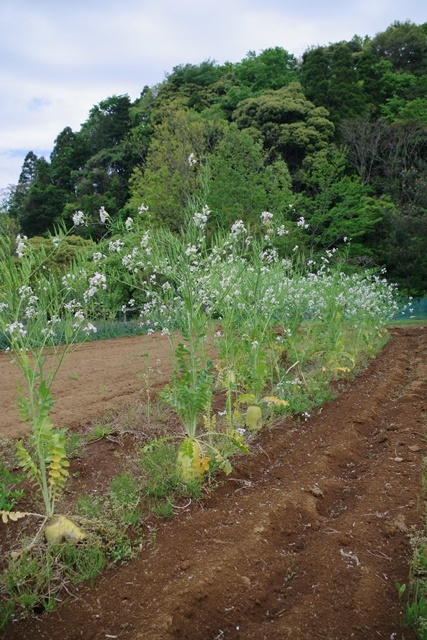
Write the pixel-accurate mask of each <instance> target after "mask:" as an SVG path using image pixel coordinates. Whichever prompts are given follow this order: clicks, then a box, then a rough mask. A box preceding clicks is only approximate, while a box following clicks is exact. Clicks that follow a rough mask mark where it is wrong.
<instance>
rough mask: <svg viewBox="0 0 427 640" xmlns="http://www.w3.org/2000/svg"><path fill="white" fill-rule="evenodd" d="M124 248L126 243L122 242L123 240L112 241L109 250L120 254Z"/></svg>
mask: <svg viewBox="0 0 427 640" xmlns="http://www.w3.org/2000/svg"><path fill="white" fill-rule="evenodd" d="M124 246H125V243H124V242H122V241H121V240H111V242H110V243H109V245H108V250H109V251H117V253H120V249H121V248H122V247H124Z"/></svg>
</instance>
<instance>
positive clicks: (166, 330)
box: [162, 327, 170, 336]
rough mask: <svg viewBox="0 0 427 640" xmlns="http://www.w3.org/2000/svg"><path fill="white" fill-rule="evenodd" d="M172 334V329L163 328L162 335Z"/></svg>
mask: <svg viewBox="0 0 427 640" xmlns="http://www.w3.org/2000/svg"><path fill="white" fill-rule="evenodd" d="M169 335H170V331H169V329H168V328H167V327H164V328H163V329H162V336H169Z"/></svg>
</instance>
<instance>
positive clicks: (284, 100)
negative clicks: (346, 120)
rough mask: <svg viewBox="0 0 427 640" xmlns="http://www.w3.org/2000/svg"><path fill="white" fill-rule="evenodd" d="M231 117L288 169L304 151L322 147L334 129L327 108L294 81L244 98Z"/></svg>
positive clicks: (298, 161) (294, 164)
mask: <svg viewBox="0 0 427 640" xmlns="http://www.w3.org/2000/svg"><path fill="white" fill-rule="evenodd" d="M233 119H234V120H235V122H236V123H237V125H238V127H239V128H240V129H248V130H249V131H251V132H253V134H254V136H255V137H258V138H260V139H261V140H262V141H263V145H264V148H265V149H266V150H267V151H268V152H269V154H270V158H271V160H274V159H278V158H280V159H282V160H284V161H285V162H286V164H287V165H288V167H289V169H290V170H291V172H292V171H295V170H296V169H298V168H299V167H300V166H301V164H302V162H303V160H304V158H305V157H306V156H307V154H311V153H314V152H316V151H320V150H321V149H322V148H325V147H326V146H327V144H328V141H329V140H330V139H331V137H332V135H333V131H334V125H333V124H332V122H331V121H330V120H329V118H328V112H327V111H326V109H324V108H323V107H316V106H315V105H314V104H313V103H312V102H310V101H309V100H307V99H306V97H305V95H304V92H303V89H302V87H301V85H300V84H299V83H297V82H293V83H291V84H289V85H288V86H286V87H282V88H281V89H278V90H277V91H266V92H265V93H262V94H261V95H260V96H258V97H256V98H248V99H247V100H243V101H242V102H241V103H240V104H239V106H238V107H237V109H236V111H235V113H234V116H233Z"/></svg>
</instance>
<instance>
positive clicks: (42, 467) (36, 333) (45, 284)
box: [0, 214, 105, 541]
mask: <svg viewBox="0 0 427 640" xmlns="http://www.w3.org/2000/svg"><path fill="white" fill-rule="evenodd" d="M76 216H77V214H76ZM79 220H80V217H76V221H79ZM63 237H64V235H63V234H62V235H61V234H58V236H56V237H55V238H52V252H53V251H55V250H56V247H57V246H58V245H59V244H60V243H61V241H62V238H63ZM49 255H50V254H48V253H47V252H46V250H45V249H44V248H39V249H37V251H35V250H34V249H33V248H32V247H31V245H30V243H28V242H27V239H26V238H25V237H21V236H18V238H17V246H16V250H15V252H14V249H13V247H12V246H11V241H10V239H9V238H8V236H7V235H6V234H4V233H2V234H1V235H0V311H1V313H0V331H1V332H2V333H3V335H4V338H5V339H6V340H7V342H8V345H9V346H8V351H9V352H10V355H11V359H12V362H13V363H14V364H15V366H16V367H17V369H18V370H19V371H20V373H21V376H22V380H23V383H22V385H21V386H19V387H18V407H19V413H20V417H21V419H22V420H23V421H24V422H26V423H27V424H28V426H29V427H30V435H29V438H28V445H24V444H23V443H22V442H20V441H18V442H17V457H18V460H19V465H20V466H21V467H22V469H23V470H24V472H25V474H26V476H27V477H28V479H29V480H30V481H31V483H32V485H33V486H34V488H35V489H37V490H38V491H39V492H40V495H41V497H42V500H43V504H44V510H45V514H44V517H45V519H46V520H47V521H49V520H50V519H52V517H53V516H54V513H55V503H56V501H57V498H58V496H59V494H60V493H61V492H62V490H63V488H64V485H65V483H66V481H67V477H68V466H69V463H68V460H67V455H66V452H65V438H64V436H63V434H62V432H61V431H60V430H59V429H58V428H55V426H54V425H53V424H52V422H51V420H50V412H51V409H52V407H53V404H54V399H53V396H52V393H51V389H52V384H53V381H54V379H55V376H56V375H57V373H58V371H59V369H60V367H61V365H62V363H63V361H64V359H65V358H66V356H67V354H68V353H69V351H70V349H73V348H75V346H76V344H77V342H78V341H82V340H84V338H85V336H86V335H87V334H88V333H89V332H91V331H96V329H95V327H94V326H93V325H92V324H91V323H90V322H88V321H87V319H86V317H85V304H87V303H88V302H89V301H90V300H91V299H92V298H93V296H94V295H95V294H96V292H97V291H98V289H99V288H103V287H104V286H105V279H104V278H103V277H102V276H101V275H100V274H97V275H96V276H94V277H92V278H89V280H87V279H86V291H84V293H83V296H82V299H81V300H77V299H75V298H73V289H72V286H71V284H70V283H72V282H74V283H76V282H77V281H79V282H80V284H81V280H82V279H83V280H85V274H84V272H83V271H82V269H81V268H79V267H78V265H77V264H75V265H74V269H73V268H71V270H70V272H69V273H68V274H67V275H66V276H63V277H62V278H61V277H60V276H58V275H56V274H54V273H52V272H51V271H49V270H48V269H47V268H46V266H45V263H46V261H47V259H48V258H49ZM60 343H61V344H60ZM2 516H3V519H6V520H7V519H13V516H12V515H11V514H9V513H8V512H3V513H2ZM60 529H61V531H60V533H58V536H59V537H57V538H55V537H54V534H53V533H52V532H51V533H50V537H51V539H54V540H57V541H58V540H59V539H63V538H64V537H67V525H66V521H65V520H64V517H63V518H62V520H61V526H60ZM69 531H70V537H71V538H75V537H76V536H77V537H79V536H81V537H83V534H82V533H81V532H80V533H76V527H75V525H73V524H72V523H69Z"/></svg>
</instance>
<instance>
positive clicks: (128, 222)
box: [125, 218, 133, 231]
mask: <svg viewBox="0 0 427 640" xmlns="http://www.w3.org/2000/svg"><path fill="white" fill-rule="evenodd" d="M125 227H126V231H130V230H131V229H132V228H133V219H132V218H126V221H125Z"/></svg>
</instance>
